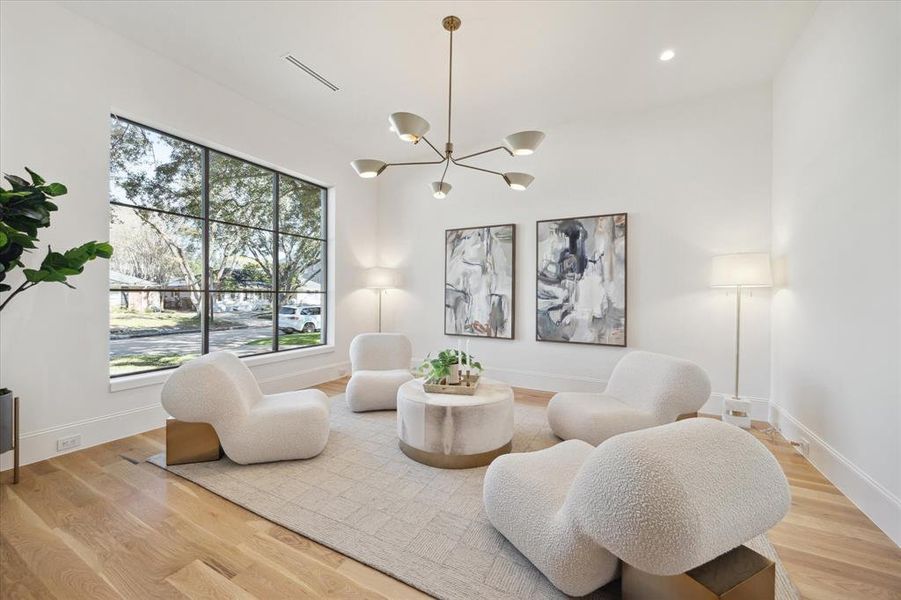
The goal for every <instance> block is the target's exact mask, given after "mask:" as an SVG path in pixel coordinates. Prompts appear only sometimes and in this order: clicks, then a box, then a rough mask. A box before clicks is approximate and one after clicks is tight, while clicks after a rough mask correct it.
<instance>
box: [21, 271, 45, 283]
mask: <svg viewBox="0 0 901 600" xmlns="http://www.w3.org/2000/svg"><path fill="white" fill-rule="evenodd" d="M22 274H23V275H25V279H26V280H28V281H30V282H31V283H39V282H41V281H45V280H46V279H47V275H48V273H47V271H37V270H35V269H22Z"/></svg>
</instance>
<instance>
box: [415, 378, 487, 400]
mask: <svg viewBox="0 0 901 600" xmlns="http://www.w3.org/2000/svg"><path fill="white" fill-rule="evenodd" d="M479 379H481V377H480V376H479V375H470V376H469V377H468V378H467V377H466V376H461V377H460V383H458V384H456V385H451V384H448V383H444V381H445V380H444V379H442V380H441V382H434V381H430V380H426V381H423V382H422V389H423V390H425V391H426V392H428V393H430V394H457V395H458V396H474V395H475V393H476V388H477V387H479Z"/></svg>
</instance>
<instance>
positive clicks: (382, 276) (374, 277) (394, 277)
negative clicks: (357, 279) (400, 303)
mask: <svg viewBox="0 0 901 600" xmlns="http://www.w3.org/2000/svg"><path fill="white" fill-rule="evenodd" d="M398 286H400V273H398V272H397V271H395V270H394V269H387V268H385V267H373V268H371V269H366V287H368V288H371V289H374V290H387V289H393V288H396V287H398Z"/></svg>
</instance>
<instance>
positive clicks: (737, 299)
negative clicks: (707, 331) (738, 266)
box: [735, 285, 741, 400]
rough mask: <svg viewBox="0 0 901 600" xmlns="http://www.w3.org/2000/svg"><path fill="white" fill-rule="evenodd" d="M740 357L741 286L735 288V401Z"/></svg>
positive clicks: (737, 397)
mask: <svg viewBox="0 0 901 600" xmlns="http://www.w3.org/2000/svg"><path fill="white" fill-rule="evenodd" d="M740 356H741V286H740V285H739V286H737V287H736V288H735V399H736V400H738V399H739V395H738V365H739V360H740Z"/></svg>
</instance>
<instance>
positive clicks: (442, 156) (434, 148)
mask: <svg viewBox="0 0 901 600" xmlns="http://www.w3.org/2000/svg"><path fill="white" fill-rule="evenodd" d="M419 139H421V140H425V143H426V144H428V145H429V146H430V147H431V148H432V150H434V151H435V153H436V154H437V155H438V156H440V157H441V158H442V159H444V160H447V157H446V156H445V155H444V154H441V150H439V149H438V148H436V147H435V145H434V144H433V143H432V142H430V141H429V140H428V139H427V138H426V137H425V136H422V137H421V138H419Z"/></svg>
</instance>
